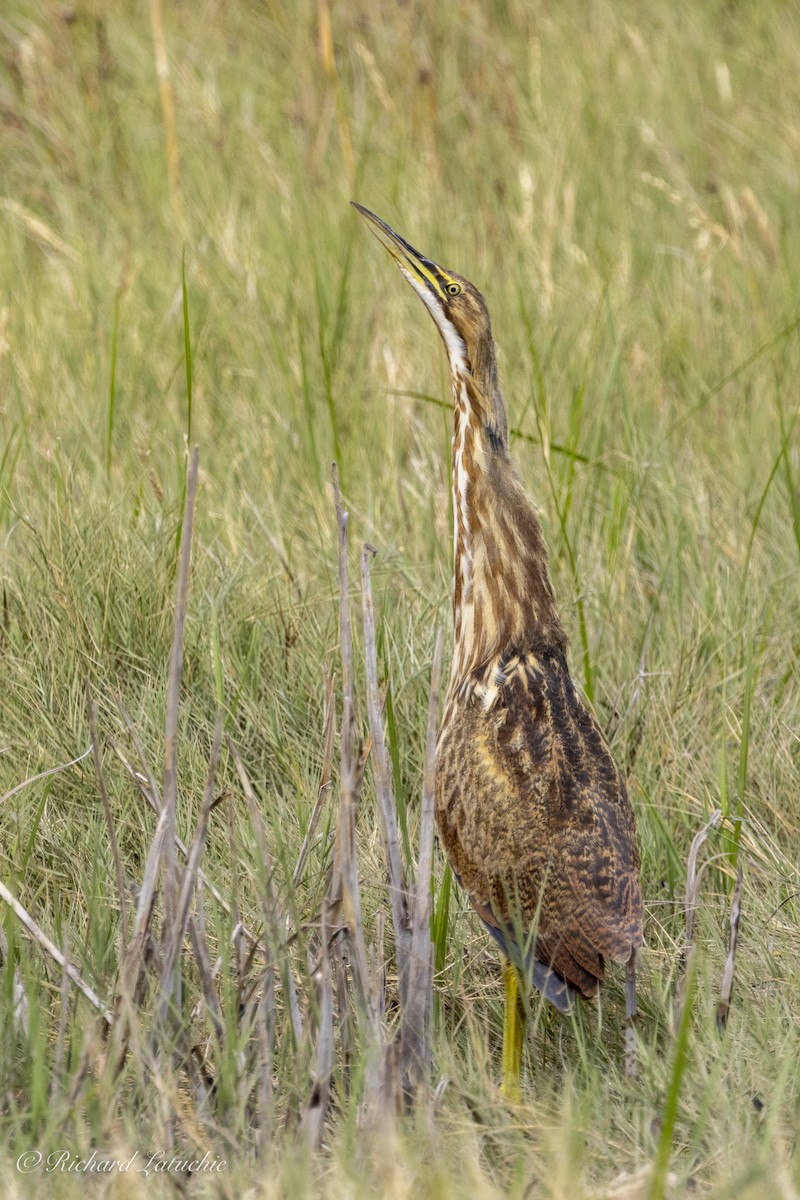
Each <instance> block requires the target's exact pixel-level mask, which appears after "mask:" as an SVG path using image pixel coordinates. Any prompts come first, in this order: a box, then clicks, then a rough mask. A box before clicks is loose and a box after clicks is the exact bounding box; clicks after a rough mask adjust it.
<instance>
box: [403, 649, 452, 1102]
mask: <svg viewBox="0 0 800 1200" xmlns="http://www.w3.org/2000/svg"><path fill="white" fill-rule="evenodd" d="M441 674H442V631H441V629H440V630H438V632H437V634H436V646H435V649H434V652H433V668H432V670H431V690H430V698H429V701H428V729H427V736H426V739H425V766H424V772H423V780H422V812H421V814H420V828H419V865H418V867H417V887H416V896H415V900H414V918H413V940H412V945H411V964H410V970H409V980H408V995H407V999H406V1004H405V1007H404V1008H403V1016H402V1023H401V1027H400V1041H401V1060H400V1070H401V1075H402V1080H403V1088H404V1090H405V1091H406V1093H408V1092H410V1091H413V1090H415V1089H416V1088H418V1087H420V1086H422V1085H423V1084H424V1083H425V1082H426V1080H427V1078H428V1074H429V1070H430V1057H431V1050H430V1032H431V1019H432V1014H433V943H432V941H431V875H432V872H433V834H434V787H435V781H436V732H437V729H438V724H439V688H440V683H441Z"/></svg>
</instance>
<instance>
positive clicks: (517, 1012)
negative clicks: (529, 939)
mask: <svg viewBox="0 0 800 1200" xmlns="http://www.w3.org/2000/svg"><path fill="white" fill-rule="evenodd" d="M503 976H504V978H505V985H506V1008H505V1014H504V1019H503V1082H502V1084H501V1085H500V1095H501V1096H502V1097H503V1099H504V1100H509V1101H510V1102H511V1103H512V1104H518V1103H519V1100H520V1089H519V1077H520V1069H521V1067H522V1037H523V1033H524V1030H525V1010H524V1009H523V1007H522V1005H521V1004H520V1002H519V980H518V979H517V972H516V968H515V967H514V964H513V963H512V962H510V961H509V960H508V959H506V961H505V963H504V965H503Z"/></svg>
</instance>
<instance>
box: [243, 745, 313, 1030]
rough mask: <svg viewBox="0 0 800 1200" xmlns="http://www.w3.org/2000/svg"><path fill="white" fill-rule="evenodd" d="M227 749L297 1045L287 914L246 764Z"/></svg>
mask: <svg viewBox="0 0 800 1200" xmlns="http://www.w3.org/2000/svg"><path fill="white" fill-rule="evenodd" d="M227 742H228V749H229V750H230V753H231V757H232V758H233V762H234V765H235V767H236V773H237V774H238V776H239V781H240V782H241V785H242V791H243V792H244V795H245V800H246V801H247V810H248V812H249V814H250V822H251V824H252V826H253V832H254V833H255V835H256V842H257V844H258V853H259V856H260V858H261V863H262V866H263V870H264V876H265V879H266V884H267V886H266V887H265V888H261V889H260V890H261V909H262V912H263V914H264V926H265V929H266V930H267V938H266V940H267V944H268V952H269V953H271V954H273V955H275V957H276V958H278V960H279V964H280V970H281V979H282V981H283V986H284V988H285V990H286V997H287V1001H288V1004H289V1013H290V1015H291V1019H292V1031H293V1034H294V1044H295V1046H299V1045H300V1039H301V1037H302V1036H303V1019H302V1017H301V1015H300V1005H299V1004H298V1002H297V989H296V987H295V983H294V977H293V975H292V972H291V968H290V963H289V955H288V951H287V939H286V928H287V921H286V917H285V915H284V913H283V911H282V909H281V906H280V902H279V900H278V894H277V891H276V888H275V877H274V874H273V868H272V860H271V857H270V853H269V849H268V847H267V837H266V833H265V830H264V821H263V819H262V817H261V810H260V809H259V807H258V800H257V799H256V794H255V792H254V791H253V785H252V783H251V782H250V776H249V775H248V774H247V771H246V769H245V765H244V763H243V762H242V760H241V757H240V755H239V751H238V750H237V749H236V746H235V745H234V744H233V742H232V740H231V739H230V737H229V738H228V739H227Z"/></svg>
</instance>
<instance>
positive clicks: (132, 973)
mask: <svg viewBox="0 0 800 1200" xmlns="http://www.w3.org/2000/svg"><path fill="white" fill-rule="evenodd" d="M166 835H167V810H166V808H163V809H162V810H161V816H160V817H159V818H158V824H157V825H156V831H155V833H154V834H153V840H152V842H151V843H150V849H149V851H148V852H147V860H146V862H145V868H144V878H143V879H142V886H141V888H140V891H139V903H138V904H137V906H136V917H135V919H134V923H133V934H132V936H131V940H130V942H129V943H128V949H127V950H126V951H125V953H124V954H123V956H122V964H121V966H120V970H119V977H118V981H117V989H116V995H117V1015H118V1017H119V1018H120V1019H119V1020H118V1021H115V1023H114V1028H113V1030H112V1036H111V1038H110V1039H109V1044H108V1052H107V1055H106V1070H107V1072H108V1073H109V1075H110V1078H111V1079H112V1080H113V1079H115V1078H116V1077H117V1075H118V1074H119V1072H120V1070H121V1069H122V1065H123V1063H124V1061H125V1055H126V1054H127V1051H128V1041H129V1038H130V1028H131V1016H132V1013H131V1007H132V1003H133V997H134V993H135V991H136V986H137V984H138V982H139V977H140V975H141V973H142V971H143V969H144V957H145V947H146V945H147V939H148V937H149V935H150V923H151V921H152V918H153V906H154V904H155V898H156V881H157V879H158V873H159V870H160V868H161V860H162V858H163V855H164V843H165V841H166Z"/></svg>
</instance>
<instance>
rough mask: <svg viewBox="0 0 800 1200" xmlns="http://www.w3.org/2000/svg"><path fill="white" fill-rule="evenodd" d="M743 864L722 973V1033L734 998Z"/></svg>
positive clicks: (719, 1016)
mask: <svg viewBox="0 0 800 1200" xmlns="http://www.w3.org/2000/svg"><path fill="white" fill-rule="evenodd" d="M742 877H743V876H742V863H741V861H740V862H739V866H738V868H737V871H736V884H735V886H734V889H733V900H732V901H731V915H730V918H729V919H730V927H731V932H730V938H729V940H728V957H727V958H726V960H725V969H724V971H723V973H722V986H721V987H720V996H719V1003H718V1004H717V1014H716V1015H717V1029H718V1030H719V1031H720V1033H724V1032H725V1030H726V1028H727V1025H728V1017H729V1015H730V1011H731V997H732V996H733V978H734V973H735V970H736V948H737V946H738V944H739V921H740V919H741V915H742Z"/></svg>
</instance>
